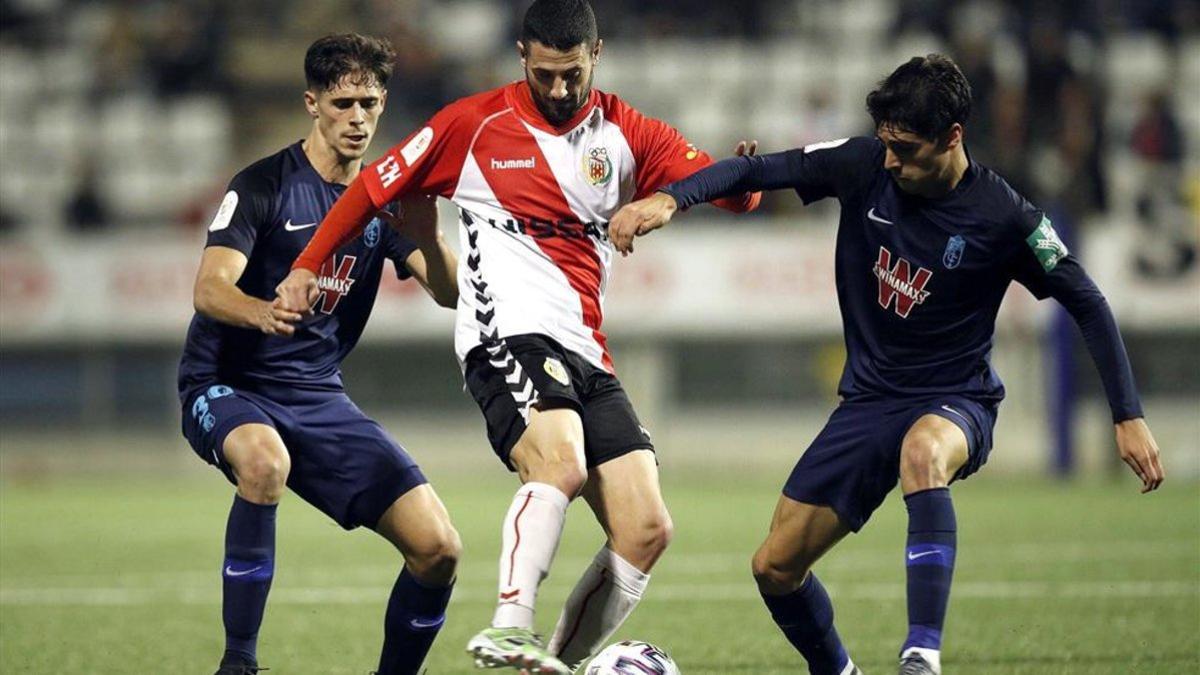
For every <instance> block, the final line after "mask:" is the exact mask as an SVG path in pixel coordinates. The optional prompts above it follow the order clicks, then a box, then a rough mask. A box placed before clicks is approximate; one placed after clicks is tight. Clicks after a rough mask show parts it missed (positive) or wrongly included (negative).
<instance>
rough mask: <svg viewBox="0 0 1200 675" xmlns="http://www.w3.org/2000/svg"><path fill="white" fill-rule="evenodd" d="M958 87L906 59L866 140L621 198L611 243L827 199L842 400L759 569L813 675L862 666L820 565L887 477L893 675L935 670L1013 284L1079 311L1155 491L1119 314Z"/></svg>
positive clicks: (986, 445) (1120, 425)
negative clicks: (817, 571) (998, 153)
mask: <svg viewBox="0 0 1200 675" xmlns="http://www.w3.org/2000/svg"><path fill="white" fill-rule="evenodd" d="M970 102H971V90H970V87H969V85H968V83H967V81H966V78H964V77H963V74H962V72H961V71H960V70H959V69H958V67H957V66H956V65H955V64H954V63H953V62H952V61H951V60H950V59H948V58H946V57H944V56H940V55H937V54H932V55H930V56H927V57H924V58H920V57H917V58H913V59H912V60H910V61H908V62H907V63H905V64H904V65H902V66H900V67H899V68H897V69H896V70H895V72H893V73H892V74H891V75H890V76H888V77H887V79H885V80H884V81H883V82H882V83H880V86H879V88H878V89H876V90H875V91H872V92H871V94H870V95H869V96H868V97H867V109H868V110H869V111H870V114H871V117H872V118H873V119H874V122H875V129H876V137H875V138H849V139H841V140H836V141H830V142H828V143H816V144H813V145H809V146H807V147H805V148H804V149H797V150H789V151H786V152H780V153H774V154H768V155H760V156H757V157H741V158H732V159H728V160H725V161H722V162H719V163H717V164H715V165H713V166H712V167H709V168H707V169H705V170H703V171H700V172H699V173H696V174H694V175H692V176H691V177H689V178H687V179H685V180H682V181H679V182H676V183H673V184H671V185H669V186H667V187H665V188H663V189H662V190H660V191H659V192H658V193H657V194H655V195H653V196H651V197H649V198H647V199H646V200H644V201H639V202H636V203H634V204H630V205H629V206H627V207H625V209H623V210H622V211H621V212H620V213H618V214H617V216H615V217H614V218H613V220H612V222H611V224H610V235H611V236H612V238H613V243H614V245H615V246H616V248H617V249H618V250H620V251H621V252H622V253H628V252H630V251H632V243H633V238H634V237H635V236H639V235H644V234H646V233H648V232H651V231H653V230H654V229H656V228H659V227H662V226H663V225H664V224H666V222H667V221H669V220H670V219H671V216H672V214H674V213H675V212H676V211H677V210H679V209H686V208H688V207H689V206H692V205H693V204H696V203H699V202H702V201H706V200H710V199H715V198H718V197H721V196H722V195H727V194H735V193H741V192H743V191H745V190H764V189H765V190H775V189H781V188H791V189H794V190H795V191H796V192H797V194H799V195H800V198H801V199H802V200H803V201H804V202H805V203H806V204H807V203H810V202H814V201H817V200H819V199H823V198H825V197H836V198H837V199H838V200H839V201H840V202H841V205H842V211H841V223H840V225H839V228H838V235H837V251H836V274H837V289H838V302H839V304H840V306H841V312H842V322H843V324H844V327H845V340H846V352H847V359H846V366H845V370H844V371H843V373H842V380H841V384H840V386H839V388H838V393H839V394H840V396H841V398H842V402H841V403H840V405H838V407H837V409H836V410H835V411H834V412H833V415H832V416H831V417H830V418H829V421H828V423H827V424H826V425H825V428H824V429H822V430H821V432H820V434H818V435H817V438H816V440H815V441H813V444H812V445H811V446H809V448H808V450H807V451H806V452H805V453H804V455H803V456H802V457H801V458H800V461H799V462H798V463H797V464H796V467H795V469H794V470H793V471H792V474H791V476H790V477H789V478H788V481H787V483H786V484H785V486H784V488H783V496H781V497H780V499H779V504H778V506H777V507H776V510H775V515H774V518H773V519H772V522H771V529H770V534H768V535H767V539H766V541H765V542H764V543H763V544H762V546H761V548H759V550H758V552H757V553H755V555H754V560H753V569H754V576H755V579H756V581H757V582H758V588H759V591H760V592H761V594H762V597H763V600H764V601H765V602H766V604H767V607H768V608H769V609H770V611H771V616H772V617H773V618H774V619H775V622H776V623H777V624H778V625H779V627H780V629H782V630H783V632H784V634H785V635H786V636H787V638H788V640H789V641H791V643H792V644H793V645H795V647H796V649H797V650H799V651H800V653H801V654H802V655H803V656H804V658H805V659H807V660H808V666H809V671H810V672H812V673H814V674H826V673H833V674H845V673H856V672H859V671H858V670H857V669H856V668H855V666H854V664H853V662H852V661H851V660H850V658H849V656H848V655H847V653H846V650H845V648H844V647H843V646H842V643H841V641H840V640H839V639H838V634H837V631H836V630H835V629H834V626H833V607H832V606H831V605H830V602H829V597H828V596H827V595H826V593H825V590H824V589H823V588H822V586H821V583H820V581H818V580H817V577H816V576H814V575H813V574H812V573H811V571H810V570H811V568H812V566H813V564H814V563H815V562H816V561H817V559H818V558H820V557H821V555H822V554H824V553H825V552H826V551H828V550H829V549H830V548H831V547H833V546H834V545H835V544H836V543H837V542H838V541H839V540H840V539H841V538H842V537H844V536H846V534H847V533H849V532H857V531H858V530H859V529H860V528H862V526H863V524H864V523H866V521H867V519H868V518H869V517H870V515H871V513H872V512H873V511H874V510H875V509H876V508H877V507H878V506H879V505H880V503H882V501H883V499H884V497H885V496H886V495H887V493H888V492H889V491H891V489H892V487H894V486H895V484H896V479H897V477H899V480H900V487H901V489H902V490H903V492H904V501H905V504H906V506H907V508H908V517H909V520H908V543H907V546H906V550H905V554H904V555H905V558H904V560H905V564H906V566H907V576H908V622H909V630H908V637H907V638H906V639H905V641H904V645H903V647H902V648H901V652H900V661H901V665H900V672H901V673H902V674H904V675H918V674H920V673H940V672H941V665H940V649H941V643H942V625H943V620H944V618H945V614H946V604H947V601H948V599H949V593H950V579H951V574H952V572H953V569H954V557H955V532H956V530H957V525H956V523H955V518H954V507H953V504H952V502H951V499H950V490H949V488H948V486H949V484H950V483H951V482H953V481H954V480H957V479H961V478H966V477H967V476H969V475H971V474H972V473H974V472H975V471H977V470H978V469H979V468H980V467H981V466H982V465H983V463H984V462H985V461H987V457H988V452H989V451H990V449H991V447H992V427H993V425H994V423H995V420H996V410H997V406H998V405H999V403H1000V400H1001V399H1002V398H1003V397H1004V387H1003V385H1002V384H1001V383H1000V379H999V378H998V377H997V376H996V373H995V371H993V370H992V368H991V364H990V362H989V354H990V352H991V348H992V335H993V332H994V327H995V320H996V312H997V310H998V309H999V307H1000V301H1001V299H1002V298H1003V297H1004V294H1005V289H1006V288H1008V285H1009V283H1010V282H1011V281H1013V280H1016V281H1018V282H1019V283H1021V284H1022V285H1024V286H1025V287H1027V288H1028V289H1029V290H1030V291H1031V292H1033V294H1034V295H1036V296H1037V297H1038V298H1046V297H1053V298H1055V299H1056V300H1058V301H1059V302H1060V303H1062V304H1063V305H1064V306H1065V307H1066V308H1067V310H1068V311H1069V312H1070V313H1071V315H1072V317H1074V319H1075V321H1076V323H1077V324H1078V325H1079V328H1080V329H1081V331H1082V332H1083V337H1084V339H1085V341H1086V342H1087V345H1088V349H1089V351H1090V352H1091V354H1092V358H1093V359H1094V360H1095V362H1096V366H1097V368H1098V369H1099V371H1100V377H1101V380H1102V381H1103V383H1104V390H1105V393H1106V394H1107V396H1108V401H1109V405H1110V407H1111V408H1112V415H1113V421H1114V423H1115V424H1116V438H1117V446H1118V448H1119V451H1120V454H1121V459H1122V460H1124V461H1125V463H1126V464H1128V465H1129V466H1130V467H1131V468H1132V469H1133V471H1134V472H1135V473H1136V474H1137V476H1138V478H1140V479H1141V480H1142V485H1143V487H1142V491H1143V492H1149V491H1150V490H1154V489H1155V488H1157V487H1158V486H1159V484H1160V483H1161V482H1162V480H1163V470H1162V467H1161V466H1160V464H1159V459H1158V448H1157V446H1156V444H1155V442H1154V438H1153V436H1152V435H1151V434H1150V429H1149V428H1148V427H1147V426H1146V423H1145V420H1143V419H1142V408H1141V404H1140V403H1139V400H1138V394H1137V390H1136V388H1135V387H1134V382H1133V375H1132V373H1131V370H1130V366H1129V360H1128V358H1127V357H1126V354H1125V347H1124V345H1123V344H1122V342H1121V336H1120V334H1119V333H1118V332H1117V326H1116V322H1115V321H1114V320H1113V316H1112V313H1111V312H1110V310H1109V308H1108V304H1107V303H1106V302H1105V300H1104V296H1103V295H1101V293H1100V291H1099V290H1097V288H1096V286H1095V285H1094V284H1093V283H1092V281H1091V279H1089V278H1088V276H1087V274H1086V273H1085V272H1084V270H1083V268H1082V267H1080V265H1079V262H1078V261H1077V260H1076V259H1075V257H1074V256H1073V255H1071V254H1070V253H1069V252H1068V251H1067V248H1066V246H1064V245H1063V243H1062V241H1061V240H1060V239H1059V238H1058V236H1057V235H1056V234H1055V232H1054V226H1053V224H1052V223H1051V222H1050V219H1049V218H1047V217H1046V216H1045V214H1044V213H1043V212H1042V211H1040V210H1038V209H1037V208H1035V207H1034V206H1033V205H1031V204H1030V203H1029V202H1027V201H1026V200H1025V199H1024V198H1023V197H1021V195H1019V194H1017V193H1016V192H1014V191H1013V190H1012V188H1010V187H1009V186H1008V184H1007V183H1005V182H1004V179H1002V178H1001V177H1000V176H998V175H996V174H995V173H994V172H992V171H991V170H989V169H988V168H987V167H984V166H981V165H980V164H978V163H976V162H974V161H972V160H971V157H970V155H969V154H968V153H967V151H966V146H965V145H964V135H965V125H966V123H967V116H968V113H969V112H970V105H971V103H970Z"/></svg>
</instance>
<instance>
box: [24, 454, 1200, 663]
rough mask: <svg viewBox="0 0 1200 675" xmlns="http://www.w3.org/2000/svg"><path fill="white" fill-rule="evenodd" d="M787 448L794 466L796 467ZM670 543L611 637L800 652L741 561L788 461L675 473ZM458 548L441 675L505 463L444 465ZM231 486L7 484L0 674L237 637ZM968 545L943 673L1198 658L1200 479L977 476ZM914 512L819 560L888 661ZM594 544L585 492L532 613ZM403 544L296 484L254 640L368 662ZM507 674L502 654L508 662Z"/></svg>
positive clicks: (550, 617)
mask: <svg viewBox="0 0 1200 675" xmlns="http://www.w3.org/2000/svg"><path fill="white" fill-rule="evenodd" d="M787 468H790V467H785V468H784V469H781V471H783V470H785V469H787ZM664 474H666V475H665V477H664V490H665V493H666V496H667V500H668V505H669V506H670V507H671V510H672V513H673V515H674V517H675V522H676V532H677V535H676V539H675V542H674V544H673V545H672V547H671V549H670V550H669V551H668V552H667V555H666V557H665V558H664V559H663V560H662V562H661V563H660V565H659V567H658V568H657V569H656V570H655V572H654V577H653V580H652V582H651V584H650V588H649V591H648V593H647V596H646V598H645V600H644V601H643V603H642V605H641V606H640V607H639V608H638V610H637V611H636V612H635V613H634V615H633V617H632V618H631V619H630V620H629V622H628V623H627V624H626V625H625V626H624V627H623V628H622V629H621V631H620V632H619V633H618V635H617V637H618V638H636V639H641V640H648V641H651V642H654V643H656V644H659V645H661V646H662V647H664V648H665V649H667V650H668V651H669V652H670V653H671V654H672V655H673V656H674V657H675V659H676V661H678V663H679V665H680V667H681V669H682V671H683V672H684V673H685V674H687V675H695V674H700V673H714V674H716V673H756V674H758V673H798V672H806V671H805V670H804V669H803V667H802V665H801V662H800V660H799V657H798V656H797V655H796V654H795V652H793V651H792V649H791V647H790V646H789V645H787V644H786V642H785V641H784V639H783V637H782V636H781V635H780V634H779V633H778V631H777V629H776V628H775V626H774V625H773V624H772V623H771V621H770V619H769V617H768V615H767V612H766V609H765V608H764V607H763V606H762V603H761V601H760V600H759V598H758V596H757V594H756V592H755V589H754V585H753V582H752V580H751V578H750V574H749V558H750V555H751V553H752V552H753V551H754V549H755V547H756V546H757V545H758V543H759V541H760V540H761V538H762V536H763V534H764V533H765V530H766V526H767V523H768V520H769V518H770V515H771V511H772V508H773V507H774V503H775V499H776V496H777V495H778V489H779V485H780V480H781V479H782V477H781V476H773V475H737V476H728V475H712V474H705V473H698V472H687V471H671V470H670V469H665V470H664ZM432 478H433V480H434V482H435V485H436V487H437V488H438V491H439V492H440V493H441V495H442V497H443V499H444V500H445V502H446V504H447V506H448V507H449V509H450V513H451V515H452V516H453V517H454V519H455V522H456V525H457V526H458V528H459V531H460V532H461V533H462V536H463V541H464V544H465V552H464V559H463V561H462V566H461V570H460V580H459V583H458V587H457V590H456V593H455V597H454V601H453V603H452V605H451V609H450V615H449V619H448V620H447V623H446V627H445V629H444V630H443V631H442V633H441V636H440V637H439V639H438V642H437V644H436V645H435V646H434V649H433V652H432V653H431V655H430V658H429V660H428V663H427V666H428V672H429V673H430V675H440V674H443V673H470V672H474V671H473V669H472V668H471V665H470V662H469V659H468V658H467V656H466V655H465V654H464V653H463V652H462V648H463V646H464V645H465V643H466V641H467V639H468V638H469V637H470V636H471V635H472V634H473V633H474V632H475V631H476V630H478V629H479V628H480V627H482V626H484V625H485V624H486V623H487V621H488V619H489V618H490V616H491V610H492V606H493V597H494V594H495V583H496V578H495V577H496V564H495V558H496V555H497V551H498V545H499V543H498V540H499V537H498V531H497V530H498V527H499V524H500V520H501V518H502V516H503V513H504V510H505V508H506V507H507V504H508V501H509V499H510V498H511V495H512V492H513V490H514V489H515V486H516V483H515V480H514V479H512V478H510V477H507V476H505V475H503V474H502V473H501V472H500V471H498V470H497V471H496V472H494V473H490V474H487V475H485V476H484V475H474V476H470V477H462V476H456V475H454V474H452V473H450V472H447V471H441V472H434V475H433V476H432ZM230 499H231V492H230V489H229V486H227V485H226V484H224V482H223V480H222V479H221V478H220V477H219V476H218V475H217V474H216V472H212V471H209V472H207V473H206V474H204V475H199V476H197V475H192V474H189V475H187V476H183V477H177V478H165V479H158V480H152V479H148V478H145V477H141V478H128V479H115V480H114V479H105V480H95V479H93V480H88V481H85V480H83V479H80V478H74V479H52V480H46V479H42V480H40V481H37V482H26V481H22V482H16V481H13V480H11V479H10V480H8V481H6V482H5V483H4V484H3V485H2V489H0V671H3V672H5V673H56V674H68V673H87V674H93V673H135V672H162V673H196V674H208V673H211V672H212V671H213V670H214V669H215V665H216V662H217V659H218V658H219V656H220V652H221V647H222V633H221V625H220V588H221V581H220V575H219V568H220V564H221V542H222V537H223V528H224V522H225V517H226V514H227V510H228V505H229V501H230ZM955 503H956V507H957V510H958V520H959V528H960V533H959V556H958V565H957V569H956V572H955V586H954V591H953V593H952V596H951V604H950V612H949V617H948V622H947V630H946V644H945V648H946V651H945V654H944V660H943V663H944V668H945V671H946V672H947V673H948V674H954V675H957V674H960V673H961V674H963V675H966V674H968V673H970V674H980V675H982V674H984V673H988V674H993V673H994V674H1000V673H1053V674H1068V673H1079V674H1083V673H1087V674H1089V675H1094V674H1097V673H1112V674H1114V675H1115V674H1122V675H1125V674H1128V673H1196V672H1200V646H1198V641H1197V637H1196V636H1197V635H1198V634H1200V488H1198V486H1197V485H1196V484H1194V483H1193V484H1180V483H1175V484H1173V483H1167V484H1166V486H1165V487H1164V488H1163V489H1162V490H1161V491H1159V492H1158V493H1156V494H1152V495H1148V496H1141V495H1138V494H1137V490H1136V488H1135V487H1134V485H1133V481H1132V480H1129V481H1121V483H1120V485H1116V484H1112V483H1087V484H1074V483H1070V484H1055V483H1050V482H1036V481H1029V480H1020V479H1008V478H1005V477H999V476H993V477H989V476H987V475H986V473H985V475H984V476H982V477H979V478H973V479H972V480H970V481H967V482H966V483H964V484H962V485H961V486H957V487H956V488H955ZM904 526H905V517H904V509H903V506H902V503H901V500H900V499H899V497H898V493H893V495H892V497H891V498H889V500H888V501H887V503H886V504H885V506H884V507H883V508H882V509H881V510H880V511H879V512H878V513H877V514H876V515H875V517H874V519H873V520H872V521H871V522H870V523H869V524H868V526H867V528H866V529H865V530H864V532H863V533H861V534H859V535H857V536H852V537H850V538H848V539H847V540H846V541H845V542H843V543H842V544H841V545H840V546H839V547H838V548H837V549H835V550H834V552H833V553H832V554H830V555H829V556H828V557H827V558H826V559H825V560H824V561H822V563H821V564H820V565H819V567H818V568H817V571H818V573H819V574H820V575H821V577H822V579H823V580H824V582H825V583H826V585H827V587H828V588H829V590H830V593H831V595H832V596H833V599H834V604H835V607H836V610H837V622H838V627H839V630H840V632H841V634H842V636H843V638H844V640H845V641H846V644H847V646H848V647H849V649H850V652H851V654H852V656H853V657H854V659H855V661H856V662H858V664H859V665H860V666H862V667H863V668H864V670H865V671H866V672H867V673H870V674H874V673H889V672H895V665H894V664H895V654H896V651H897V648H898V646H899V642H900V640H901V639H902V638H903V634H904V631H905V608H904V577H903V575H904V566H903V562H902V559H903V547H904ZM600 542H601V535H600V531H599V528H598V527H597V526H596V525H595V524H594V522H593V521H592V519H591V514H590V512H589V511H587V508H586V506H585V505H583V504H582V503H578V504H576V505H574V506H573V507H572V509H571V513H570V517H569V519H568V531H567V533H566V536H565V539H564V542H563V545H562V547H561V548H560V550H559V554H558V558H557V560H556V562H555V565H554V568H553V572H552V574H551V577H550V578H549V579H548V580H547V582H546V584H545V586H544V587H543V589H544V590H543V593H542V595H541V601H540V603H539V604H540V610H541V611H540V614H539V617H538V624H539V628H540V629H541V630H542V631H544V632H549V631H550V630H551V629H552V627H553V623H554V621H555V619H556V618H557V612H558V609H559V607H560V606H561V603H562V601H563V599H564V598H565V597H566V594H567V593H568V592H569V590H570V587H571V585H572V584H573V582H574V581H575V579H576V576H577V575H578V573H579V572H580V571H581V570H582V569H583V567H584V565H585V564H586V563H587V561H588V560H589V559H590V557H591V555H592V554H593V553H594V551H595V549H596V548H597V547H598V546H599V544H600ZM398 565H399V557H398V555H396V554H394V553H393V552H392V550H391V549H390V547H389V546H388V545H387V544H386V543H385V542H384V541H383V540H382V539H380V538H379V537H377V536H375V535H373V534H371V533H366V532H362V531H358V532H354V533H350V534H347V533H345V532H343V531H341V530H340V529H339V528H338V527H337V526H336V525H334V524H333V523H331V522H330V521H328V520H326V519H325V518H324V517H323V516H322V515H320V514H319V513H317V512H316V511H315V510H314V509H312V508H311V507H309V506H308V505H306V504H304V503H302V502H301V501H300V500H299V499H297V498H296V497H295V496H294V495H289V496H288V497H287V498H286V499H285V501H284V505H283V507H282V508H281V511H280V515H279V543H278V556H277V565H276V577H275V582H274V587H273V589H272V595H271V602H270V604H269V605H268V608H267V615H266V620H265V623H264V626H263V629H262V633H261V635H260V647H259V655H260V660H261V662H262V663H263V665H265V666H269V667H270V668H271V671H270V672H271V673H272V675H274V674H277V673H278V674H285V675H286V674H288V673H360V674H362V673H366V672H368V671H369V670H371V669H372V668H373V667H374V666H375V659H376V657H377V653H378V652H377V650H378V644H379V642H380V638H381V635H380V631H381V629H380V623H381V618H382V613H383V608H384V604H385V602H386V596H387V593H388V592H389V589H390V588H391V584H392V581H393V580H394V578H395V574H396V572H397V569H398ZM498 672H507V671H498Z"/></svg>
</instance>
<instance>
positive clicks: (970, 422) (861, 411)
mask: <svg viewBox="0 0 1200 675" xmlns="http://www.w3.org/2000/svg"><path fill="white" fill-rule="evenodd" d="M930 414H932V415H938V416H939V417H944V418H946V419H948V420H950V421H951V422H954V423H955V424H956V425H958V427H959V428H960V429H962V430H963V433H964V434H965V435H966V437H967V451H968V453H969V454H968V458H967V463H966V464H964V465H963V466H962V467H961V468H960V469H959V470H958V472H957V473H955V475H954V479H953V480H959V479H961V478H966V477H967V476H969V475H971V474H973V473H975V472H976V471H978V470H979V468H980V467H981V466H983V464H984V462H986V461H987V458H988V453H989V452H991V449H992V428H993V427H994V426H995V424H996V406H995V405H994V404H991V403H982V402H979V401H976V400H974V399H970V398H966V397H963V396H954V395H946V396H934V397H928V398H920V399H874V400H861V399H859V400H852V401H843V402H842V403H841V405H839V406H838V407H837V409H836V410H834V411H833V414H832V415H830V416H829V421H828V422H826V423H825V428H823V429H821V433H819V434H817V437H816V438H815V439H814V440H813V442H812V445H810V446H808V450H806V451H805V452H804V455H803V456H801V457H800V461H799V462H797V463H796V467H795V468H794V469H792V475H791V476H789V477H788V480H787V483H785V484H784V486H783V494H784V495H785V496H787V497H789V498H791V499H794V500H796V501H798V502H804V503H805V504H814V505H818V506H829V507H832V508H833V510H834V511H836V512H837V514H838V516H839V517H840V518H841V520H842V522H843V523H845V524H846V526H847V527H849V528H850V529H851V530H853V531H855V532H857V531H859V530H860V529H862V526H863V525H864V524H866V522H867V519H868V518H870V517H871V514H872V513H874V512H875V509H877V508H879V505H880V504H882V503H883V499H884V497H887V494H888V493H889V492H891V490H892V488H893V487H895V486H896V483H897V481H898V480H899V478H900V445H901V443H902V442H903V440H904V435H905V434H906V433H908V430H909V428H911V427H912V425H913V424H914V423H915V422H916V421H917V420H918V419H919V418H921V417H922V416H924V415H930Z"/></svg>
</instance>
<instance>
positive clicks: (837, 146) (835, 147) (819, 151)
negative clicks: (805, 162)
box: [797, 136, 884, 168]
mask: <svg viewBox="0 0 1200 675" xmlns="http://www.w3.org/2000/svg"><path fill="white" fill-rule="evenodd" d="M797 149H798V150H799V151H800V152H802V153H804V154H806V155H813V156H817V155H823V156H827V157H828V158H829V159H833V160H837V161H840V162H844V163H854V162H858V161H861V162H864V163H867V164H869V165H870V166H871V167H872V168H875V167H882V166H883V163H882V162H881V161H879V157H880V156H881V155H883V152H884V147H883V143H882V142H881V141H880V140H879V139H878V138H875V137H874V136H847V137H846V138H835V139H832V140H828V141H818V142H815V143H809V144H807V145H804V146H802V147H800V148H797Z"/></svg>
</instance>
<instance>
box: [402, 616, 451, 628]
mask: <svg viewBox="0 0 1200 675" xmlns="http://www.w3.org/2000/svg"><path fill="white" fill-rule="evenodd" d="M445 621H446V617H444V616H439V617H437V618H434V619H430V620H428V621H423V620H421V619H419V618H416V619H411V620H410V621H409V622H408V625H409V626H411V627H412V628H413V629H414V630H422V629H425V628H437V627H438V626H440V625H442V624H443V623H444V622H445Z"/></svg>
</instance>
